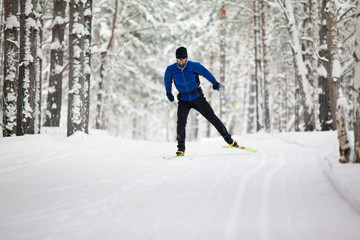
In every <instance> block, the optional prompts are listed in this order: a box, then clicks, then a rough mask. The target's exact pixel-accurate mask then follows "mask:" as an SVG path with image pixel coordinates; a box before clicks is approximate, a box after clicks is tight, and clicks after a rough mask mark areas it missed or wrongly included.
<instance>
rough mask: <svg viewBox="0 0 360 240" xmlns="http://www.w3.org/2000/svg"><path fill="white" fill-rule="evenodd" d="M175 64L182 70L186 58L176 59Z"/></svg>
mask: <svg viewBox="0 0 360 240" xmlns="http://www.w3.org/2000/svg"><path fill="white" fill-rule="evenodd" d="M176 63H177V65H178V66H179V67H181V68H183V67H185V64H186V58H177V59H176Z"/></svg>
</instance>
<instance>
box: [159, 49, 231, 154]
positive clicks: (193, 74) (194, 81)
mask: <svg viewBox="0 0 360 240" xmlns="http://www.w3.org/2000/svg"><path fill="white" fill-rule="evenodd" d="M175 55H176V63H174V64H172V65H170V66H168V67H167V68H166V71H165V76H164V82H165V89H166V96H167V98H168V99H169V101H170V102H173V101H174V95H173V94H172V93H171V89H172V83H173V82H174V84H175V87H176V89H177V90H178V91H179V94H178V96H177V98H178V100H179V102H178V110H177V137H176V140H177V141H178V145H177V148H178V150H177V152H176V155H177V156H184V153H185V127H186V121H187V117H188V115H189V111H190V110H191V109H192V108H194V109H195V110H197V111H198V112H200V113H201V115H203V116H204V117H205V118H206V119H207V120H208V121H209V122H210V123H211V124H212V125H213V126H214V127H215V128H216V130H217V131H218V132H219V133H220V134H221V136H222V137H223V138H224V140H225V141H226V142H227V143H228V144H229V145H230V146H233V147H238V144H237V142H236V141H235V140H233V139H232V138H231V135H230V134H229V132H228V131H227V129H226V127H225V126H224V124H223V123H222V122H221V120H220V119H219V118H218V117H217V116H216V115H215V113H214V110H213V109H212V108H211V106H210V104H209V103H208V102H207V101H206V99H205V97H204V94H203V92H202V90H201V88H200V80H199V75H201V76H203V77H205V78H206V79H207V80H209V82H211V83H212V84H213V89H214V90H220V83H219V82H217V81H216V79H215V77H214V76H213V75H212V74H211V73H210V72H209V71H208V70H207V69H206V68H205V67H204V66H203V65H201V64H200V63H198V62H192V61H188V54H187V50H186V48H185V47H179V48H178V49H176V53H175Z"/></svg>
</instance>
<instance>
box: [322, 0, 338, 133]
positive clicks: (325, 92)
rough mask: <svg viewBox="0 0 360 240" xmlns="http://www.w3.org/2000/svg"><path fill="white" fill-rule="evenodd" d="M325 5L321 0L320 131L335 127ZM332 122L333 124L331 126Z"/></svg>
mask: <svg viewBox="0 0 360 240" xmlns="http://www.w3.org/2000/svg"><path fill="white" fill-rule="evenodd" d="M325 6H326V0H323V1H322V7H321V11H320V12H321V13H322V16H321V27H320V32H319V35H320V49H319V57H320V58H319V67H318V69H319V71H318V75H319V89H320V92H319V104H320V106H319V121H320V126H321V131H329V130H334V129H335V123H334V122H332V118H331V110H330V109H331V107H330V95H329V93H330V90H329V82H330V79H329V76H328V74H327V73H328V72H330V63H329V59H330V56H329V55H330V52H329V49H328V47H327V36H326V33H327V26H326V19H325V14H324V12H325ZM333 124H334V126H333Z"/></svg>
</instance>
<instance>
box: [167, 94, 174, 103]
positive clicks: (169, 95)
mask: <svg viewBox="0 0 360 240" xmlns="http://www.w3.org/2000/svg"><path fill="white" fill-rule="evenodd" d="M166 96H167V98H168V99H169V101H170V102H173V101H174V95H172V93H167V94H166Z"/></svg>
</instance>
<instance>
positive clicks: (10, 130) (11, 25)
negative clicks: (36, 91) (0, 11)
mask: <svg viewBox="0 0 360 240" xmlns="http://www.w3.org/2000/svg"><path fill="white" fill-rule="evenodd" d="M3 4H4V11H5V26H4V31H5V32H4V66H3V70H4V85H3V92H4V95H3V136H4V137H10V136H15V135H16V125H17V123H16V109H17V102H16V99H17V87H18V86H17V84H18V60H19V54H18V52H19V41H18V28H19V26H20V24H19V21H18V19H17V16H16V15H17V13H18V8H19V6H18V1H13V0H4V3H3Z"/></svg>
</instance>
